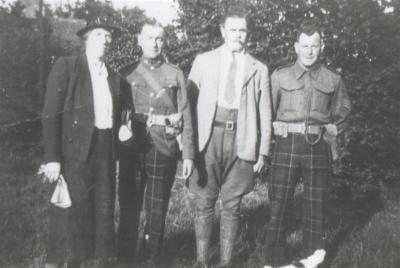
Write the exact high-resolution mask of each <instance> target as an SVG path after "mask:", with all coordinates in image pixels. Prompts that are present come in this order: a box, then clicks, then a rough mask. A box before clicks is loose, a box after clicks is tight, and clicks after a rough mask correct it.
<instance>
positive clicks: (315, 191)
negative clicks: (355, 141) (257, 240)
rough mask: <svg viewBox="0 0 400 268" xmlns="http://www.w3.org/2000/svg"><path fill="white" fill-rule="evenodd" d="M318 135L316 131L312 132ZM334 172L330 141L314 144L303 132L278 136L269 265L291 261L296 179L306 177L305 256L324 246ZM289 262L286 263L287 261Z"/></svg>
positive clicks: (272, 190)
mask: <svg viewBox="0 0 400 268" xmlns="http://www.w3.org/2000/svg"><path fill="white" fill-rule="evenodd" d="M310 136H311V137H312V138H313V139H312V140H315V139H316V137H315V136H316V135H310ZM331 174H332V169H331V157H330V148H329V145H328V144H327V143H326V142H325V141H324V140H323V139H321V140H320V141H319V142H318V143H317V144H315V145H310V144H308V143H307V142H306V140H305V137H304V135H303V134H297V133H289V134H288V136H287V137H286V138H283V137H279V136H278V137H277V138H276V144H275V150H274V154H273V159H272V170H271V181H270V193H269V194H270V211H271V212H270V215H271V218H270V223H269V225H268V230H267V239H268V240H267V252H266V261H267V264H268V265H273V266H275V265H285V264H287V263H288V261H287V259H286V258H287V256H286V254H287V248H286V237H287V227H288V225H289V223H290V220H291V216H292V212H293V211H292V205H293V198H294V190H295V186H296V183H297V182H298V181H299V179H300V178H302V179H303V183H304V192H303V198H302V230H303V244H302V255H303V257H306V256H309V255H311V254H312V253H313V252H314V251H315V250H316V249H320V248H324V239H323V231H324V230H323V227H324V220H325V211H326V203H327V200H328V197H329V196H328V190H329V183H330V178H331ZM285 262H286V263H285Z"/></svg>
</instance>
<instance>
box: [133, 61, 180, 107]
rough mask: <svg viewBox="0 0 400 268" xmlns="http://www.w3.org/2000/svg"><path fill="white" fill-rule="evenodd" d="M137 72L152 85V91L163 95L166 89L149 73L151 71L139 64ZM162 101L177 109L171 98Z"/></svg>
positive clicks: (167, 97)
mask: <svg viewBox="0 0 400 268" xmlns="http://www.w3.org/2000/svg"><path fill="white" fill-rule="evenodd" d="M137 71H138V72H139V73H140V74H141V75H142V77H143V79H144V80H145V81H146V82H147V83H148V84H149V85H150V89H151V91H153V92H154V93H155V94H157V95H162V93H163V91H165V89H164V88H163V87H162V86H161V84H160V83H159V82H158V81H157V80H156V79H154V77H153V76H152V75H151V74H150V73H149V71H147V70H146V68H144V67H143V66H142V65H141V64H139V65H138V67H137ZM162 100H165V101H167V102H168V105H172V107H175V105H174V102H173V101H172V100H171V99H170V97H169V96H166V97H165V98H162Z"/></svg>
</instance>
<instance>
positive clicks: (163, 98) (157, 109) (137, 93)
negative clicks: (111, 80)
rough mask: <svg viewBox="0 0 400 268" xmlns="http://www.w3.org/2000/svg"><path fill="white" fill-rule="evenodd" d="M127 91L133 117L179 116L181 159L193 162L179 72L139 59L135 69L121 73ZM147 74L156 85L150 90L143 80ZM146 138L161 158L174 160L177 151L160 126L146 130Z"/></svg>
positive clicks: (189, 120) (187, 106)
mask: <svg viewBox="0 0 400 268" xmlns="http://www.w3.org/2000/svg"><path fill="white" fill-rule="evenodd" d="M122 73H123V75H124V76H125V77H126V82H127V84H128V86H129V87H130V89H131V94H132V101H133V109H134V112H135V113H143V114H148V113H149V112H151V113H153V114H155V115H170V114H174V113H178V112H182V115H183V132H182V144H183V149H182V158H183V159H193V158H194V144H193V139H194V133H193V127H192V116H191V109H190V104H189V101H188V97H187V90H186V79H185V77H184V75H183V73H182V71H181V70H180V69H179V68H178V67H175V66H174V65H172V64H169V63H167V62H165V61H163V60H147V59H142V60H141V61H140V62H139V63H138V65H137V66H133V65H132V66H128V67H126V68H124V70H122ZM145 73H147V74H148V75H150V76H151V77H152V79H154V80H156V81H157V83H158V84H159V85H160V88H159V89H156V88H154V87H153V86H152V85H150V84H149V83H148V82H147V81H146V79H145V78H144V77H145V76H146V74H145ZM150 135H151V137H152V139H153V141H154V143H155V146H156V148H157V149H158V150H159V151H160V152H162V153H163V154H164V155H167V156H172V157H174V156H175V155H176V153H177V151H178V144H177V141H176V138H175V136H172V135H169V134H167V133H166V132H165V127H164V126H152V127H150Z"/></svg>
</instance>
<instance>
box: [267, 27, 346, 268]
mask: <svg viewBox="0 0 400 268" xmlns="http://www.w3.org/2000/svg"><path fill="white" fill-rule="evenodd" d="M294 48H295V51H296V54H297V61H296V62H295V63H294V64H292V65H290V66H286V67H282V68H278V69H277V70H276V71H275V72H274V73H273V74H272V77H271V85H272V100H273V111H274V115H275V121H274V122H273V126H274V134H275V140H276V142H275V147H274V154H273V159H272V171H271V182H270V200H271V203H270V208H271V212H270V213H271V220H270V223H269V225H268V235H267V239H268V242H267V243H268V247H267V251H266V254H267V264H268V265H272V266H273V267H276V266H279V265H285V264H287V263H286V262H287V259H286V253H287V250H286V235H287V234H286V230H287V224H288V221H289V219H290V217H291V214H292V212H293V211H291V210H290V207H291V206H292V202H293V194H294V189H295V186H296V183H298V182H299V180H300V178H302V179H303V183H304V192H303V198H302V207H303V211H302V212H303V225H302V228H303V245H302V251H303V252H302V254H303V256H302V257H303V258H305V257H307V256H310V255H312V254H313V253H314V252H315V251H316V250H323V249H324V247H325V243H324V238H323V235H324V228H323V227H324V217H325V214H326V202H327V199H328V197H329V196H328V194H329V193H328V189H329V183H330V181H331V177H332V176H331V175H332V171H331V162H332V159H335V158H336V157H337V155H336V152H335V148H336V135H337V134H339V133H341V132H343V130H344V129H345V126H346V120H347V118H348V115H349V113H350V109H351V104H350V100H349V96H348V94H347V91H346V88H345V86H344V83H343V80H342V79H341V77H340V75H339V74H338V73H336V72H335V71H332V70H330V69H328V68H327V67H326V66H325V64H324V63H323V62H322V61H321V60H320V56H321V53H322V51H323V49H324V42H323V39H322V35H321V29H320V28H319V27H318V26H317V25H316V24H314V23H312V22H307V23H304V24H303V25H302V26H301V27H300V28H299V29H298V33H297V38H296V42H295V44H294ZM331 154H332V155H331ZM303 265H305V263H303ZM265 267H268V266H265Z"/></svg>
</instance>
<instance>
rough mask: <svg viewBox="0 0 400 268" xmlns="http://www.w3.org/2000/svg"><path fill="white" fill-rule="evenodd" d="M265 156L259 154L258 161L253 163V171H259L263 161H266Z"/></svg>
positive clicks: (263, 163)
mask: <svg viewBox="0 0 400 268" xmlns="http://www.w3.org/2000/svg"><path fill="white" fill-rule="evenodd" d="M265 158H266V157H265V156H264V155H260V156H259V157H258V161H257V163H255V164H254V166H253V172H254V173H260V172H261V170H262V168H263V167H264V165H265V163H266V159H265Z"/></svg>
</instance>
